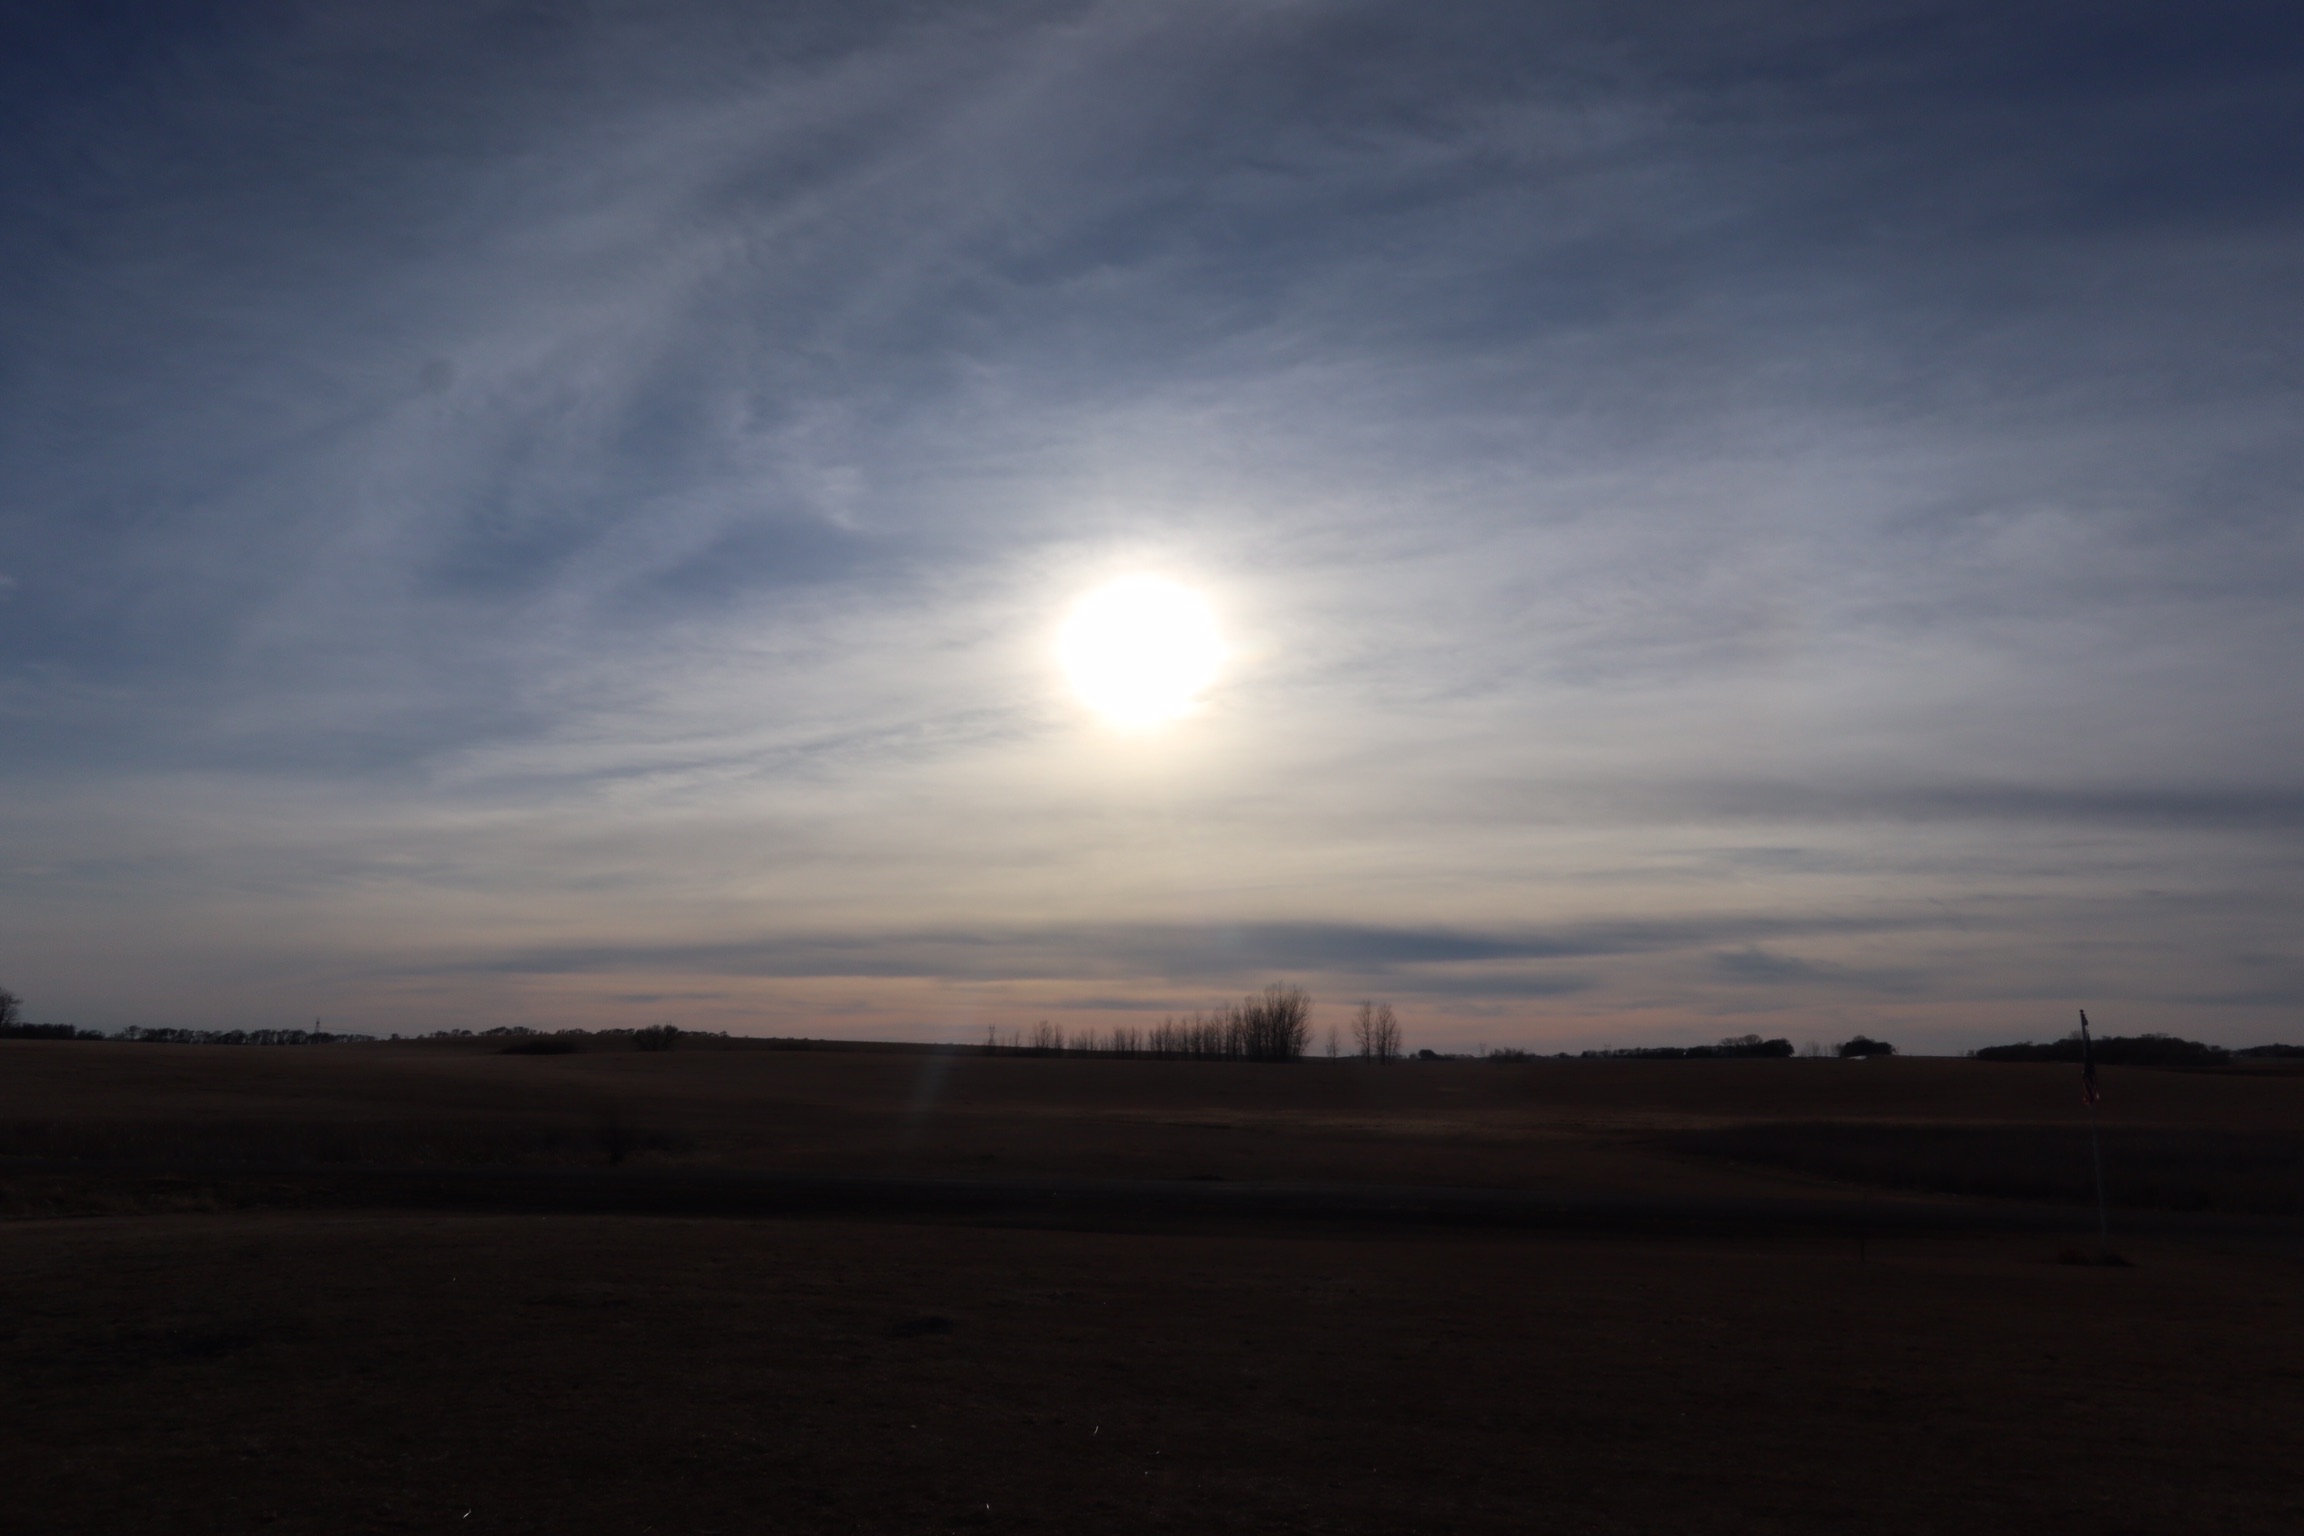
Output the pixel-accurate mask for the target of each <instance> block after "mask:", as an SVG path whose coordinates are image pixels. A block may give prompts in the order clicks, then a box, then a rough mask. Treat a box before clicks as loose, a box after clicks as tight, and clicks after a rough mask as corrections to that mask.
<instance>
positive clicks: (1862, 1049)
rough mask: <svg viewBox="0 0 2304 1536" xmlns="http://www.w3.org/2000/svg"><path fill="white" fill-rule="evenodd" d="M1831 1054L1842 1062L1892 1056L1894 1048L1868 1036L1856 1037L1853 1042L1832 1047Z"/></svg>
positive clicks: (1885, 1042) (1847, 1041) (1894, 1051)
mask: <svg viewBox="0 0 2304 1536" xmlns="http://www.w3.org/2000/svg"><path fill="white" fill-rule="evenodd" d="M1832 1054H1833V1055H1835V1056H1838V1057H1840V1058H1841V1059H1842V1060H1849V1059H1852V1058H1856V1057H1862V1056H1893V1055H1895V1054H1896V1047H1894V1046H1892V1045H1890V1044H1889V1043H1888V1042H1887V1041H1885V1040H1875V1039H1873V1038H1872V1037H1871V1036H1870V1035H1858V1036H1857V1037H1856V1038H1855V1039H1853V1040H1843V1041H1841V1042H1840V1043H1839V1044H1838V1045H1836V1046H1834V1047H1832Z"/></svg>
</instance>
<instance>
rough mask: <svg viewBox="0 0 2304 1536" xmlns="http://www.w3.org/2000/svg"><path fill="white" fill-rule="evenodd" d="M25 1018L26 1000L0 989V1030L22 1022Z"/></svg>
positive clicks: (4, 988) (3, 988) (5, 989)
mask: <svg viewBox="0 0 2304 1536" xmlns="http://www.w3.org/2000/svg"><path fill="white" fill-rule="evenodd" d="M23 1017H24V999H22V998H20V997H18V996H17V995H16V994H15V993H13V992H11V991H9V990H8V989H7V988H6V987H0V1029H6V1028H7V1027H8V1026H9V1025H11V1024H15V1023H18V1022H20V1021H21V1020H22V1019H23Z"/></svg>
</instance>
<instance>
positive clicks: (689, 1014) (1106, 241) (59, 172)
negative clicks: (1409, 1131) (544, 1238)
mask: <svg viewBox="0 0 2304 1536" xmlns="http://www.w3.org/2000/svg"><path fill="white" fill-rule="evenodd" d="M2300 156H2304V22H2299V21H2297V20H2296V19H2294V17H2293V14H2292V12H2290V11H2289V10H2288V9H2287V8H2285V7H2281V6H2275V5H2216V4H2210V5H2203V6H2194V7H2187V8H2185V9H2184V10H2183V11H2182V12H2181V13H2177V12H2175V11H2173V10H2172V9H2171V8H2169V7H2165V6H2123V5H2118V4H2109V5H2107V4H2093V5H2069V6H2065V5H2055V6H2049V5H2013V6H2011V5H2006V4H1991V5H1985V4H1977V5H1893V4H1881V5H1865V4H1853V3H1852V4H1838V5H1829V6H1826V5H1793V4H1786V5H1776V6H1748V7H1737V8H1733V9H1732V11H1731V9H1730V8H1721V7H1717V6H1700V5H1693V4H1691V5H1685V6H1676V5H1653V6H1632V7H1623V8H1610V9H1609V10H1608V11H1607V12H1606V13H1605V14H1600V13H1594V12H1592V11H1591V10H1590V8H1586V7H1565V6H1562V7H1549V8H1547V7H1542V6H1518V5H1510V6H1508V5H1461V6H1448V5H1442V6H1406V5H1352V4H1322V3H1308V0H1291V3H1243V0H1231V3H1222V4H1217V3H1207V4H1160V3H1150V4H1147V3H1131V4H1111V5H1066V4H1031V5H1013V6H1000V5H984V6H971V7H931V6H919V5H880V6H875V5H870V4H842V5H838V6H804V5H789V6H777V7H759V6H736V5H717V6H707V5H658V4H651V5H638V4H632V5H617V4H595V5H590V6H551V7H538V6H529V5H487V4H478V5H474V4H455V5H449V4H433V5H427V4H421V3H412V4H407V5H395V6H390V7H376V6H352V5H294V4H275V5H268V6H217V7H210V8H206V9H203V8H200V7H191V6H131V5H114V6H107V5H101V4H98V5H71V6H64V5H54V6H46V7H41V6H34V7H30V8H27V9H26V10H25V11H24V12H22V13H19V14H18V15H17V17H16V19H14V20H11V21H8V22H5V23H0V208H4V209H5V219H4V220H0V740H4V741H5V742H6V750H5V752H0V982H5V983H6V984H7V985H9V986H11V987H13V988H14V989H15V990H16V991H18V992H20V993H22V994H24V995H25V997H26V998H27V1000H28V1002H29V1004H30V1007H29V1012H30V1014H31V1015H33V1016H35V1017H51V1018H68V1019H72V1020H75V1021H77V1022H80V1023H82V1024H88V1025H98V1026H106V1027H117V1026H119V1025H123V1024H131V1023H135V1024H171V1023H180V1024H199V1025H218V1024H244V1025H259V1024H293V1023H298V1022H307V1021H309V1019H311V1018H313V1017H325V1018H327V1019H329V1020H330V1021H331V1023H332V1024H338V1025H342V1026H345V1027H357V1028H366V1029H377V1030H390V1029H395V1028H397V1029H409V1028H432V1027H443V1026H466V1027H485V1026H486V1025H488V1024H491V1023H528V1024H539V1025H548V1024H552V1023H556V1022H564V1023H575V1024H594V1025H598V1024H619V1023H622V1024H630V1023H652V1022H656V1021H658V1020H661V1019H671V1020H674V1021H676V1022H680V1023H683V1024H686V1025H689V1026H692V1027H699V1028H728V1029H735V1030H748V1031H763V1032H775V1033H792V1032H806V1033H818V1034H822V1033H850V1034H866V1035H876V1036H899V1037H918V1038H970V1037H975V1036H980V1035H981V1033H982V1031H983V1029H984V1028H985V1027H986V1026H987V1025H992V1024H997V1025H999V1026H1000V1027H1003V1028H1006V1027H1012V1026H1014V1025H1018V1024H1025V1025H1029V1024H1030V1023H1031V1022H1033V1021H1035V1020H1037V1019H1039V1018H1063V1019H1066V1020H1068V1021H1071V1022H1074V1023H1079V1024H1109V1023H1113V1022H1134V1021H1137V1020H1139V1019H1140V1018H1141V1017H1142V1016H1143V1015H1144V1014H1145V1013H1146V1012H1152V1013H1157V1012H1159V1011H1162V1010H1169V1009H1183V1008H1189V1007H1193V1006H1196V1005H1201V1004H1205V1003H1207V1002H1210V1001H1212V1000H1216V999H1220V998H1223V997H1226V996H1230V995H1233V994H1236V993H1238V992H1239V991H1241V990H1243V989H1245V988H1248V987H1251V986H1254V985H1258V984H1261V983H1262V982H1263V981H1266V980H1269V979H1274V978H1287V979H1292V980H1298V981H1301V982H1303V983H1304V984H1305V985H1307V986H1309V987H1310V988H1311V989H1312V990H1313V992H1314V994H1315V996H1316V998H1317V999H1319V1000H1320V1002H1321V1004H1322V1006H1323V1007H1324V1008H1327V1009H1331V1010H1333V1011H1335V1012H1336V1013H1339V1014H1340V1012H1341V1008H1342V1006H1343V1005H1344V1004H1346V1003H1348V1002H1350V1001H1353V1000H1356V999H1358V998H1360V997H1364V996H1371V997H1383V998H1390V999H1392V1000H1393V1001H1395V1003H1396V1004H1397V1005H1398V1006H1399V1007H1400V1009H1401V1011H1402V1014H1403V1017H1404V1018H1405V1019H1406V1020H1407V1021H1408V1023H1409V1027H1410V1033H1411V1036H1412V1037H1413V1038H1412V1040H1411V1043H1412V1044H1414V1043H1432V1044H1436V1045H1440V1046H1444V1047H1451V1048H1462V1047H1468V1046H1473V1045H1477V1044H1481V1043H1495V1044H1524V1045H1539V1046H1544V1047H1547V1048H1569V1047H1580V1046H1585V1045H1593V1044H1604V1043H1637V1042H1643V1041H1673V1042H1684V1041H1689V1040H1705V1039H1711V1038H1714V1037H1716V1036H1718V1035H1721V1034H1727V1033H1742V1032H1744V1031H1746V1030H1759V1031H1762V1032H1765V1033H1769V1034H1789V1035H1791V1036H1793V1037H1795V1038H1807V1037H1815V1038H1825V1039H1833V1038H1842V1037H1844V1036H1845V1035H1846V1034H1848V1033H1853V1032H1855V1031H1857V1030H1859V1029H1861V1030H1864V1031H1866V1032H1868V1033H1873V1034H1882V1033H1885V1034H1888V1035H1889V1036H1891V1037H1892V1038H1895V1039H1898V1040H1900V1041H1903V1042H1905V1043H1907V1045H1908V1046H1911V1047H1917V1048H1922V1049H1942V1050H1949V1049H1956V1048H1961V1047H1964V1046H1967V1045H1973V1044H1977V1043H1983V1042H1986V1041H1990V1040H1996V1039H2006V1038H2016V1037H2022V1036H2025V1035H2032V1036H2040V1035H2044V1034H2048V1033H2054V1032H2060V1031H2061V1030H2063V1029H2064V1028H2065V1027H2066V1026H2067V1024H2068V1022H2069V1021H2070V1019H2071V1017H2072V1015H2071V1009H2072V1008H2073V1007H2074V1006H2077V1005H2080V1004H2085V1005H2087V1006H2088V1007H2089V1008H2090V1009H2091V1016H2092V1017H2094V1018H2096V1019H2098V1021H2099V1022H2100V1023H2102V1024H2103V1025H2104V1026H2105V1027H2107V1028H2110V1029H2113V1030H2115V1031H2117V1032H2121V1033H2129V1032H2135V1031H2138V1030H2143V1029H2169V1030H2174V1031H2177V1032H2180V1033H2184V1034H2189V1035H2195V1036H2199V1037H2204V1038H2209V1039H2217V1040H2226V1041H2231V1042H2245V1041H2253V1040H2259V1039H2270V1038H2280V1037H2283V1036H2284V1037H2286V1038H2297V1037H2298V1036H2299V1034H2300V1033H2304V1031H2300V1030H2299V1027H2298V1023H2297V1019H2298V1012H2299V1007H2300V1005H2304V946H2300V944H2299V941H2298V940H2297V938H2296V934H2297V932H2298V931H2299V923H2298V918H2299V916H2304V912H2300V906H2304V903H2300V901H2299V895H2300V892H2304V867H2300V864H2304V861H2300V858H2299V854H2300V852H2304V845H2300V841H2299V837H2298V833H2299V831H2300V830H2304V775H2300V773H2299V769H2298V766H2297V765H2298V763H2299V761H2300V760H2304V759H2300V754H2299V750H2298V749H2299V747H2300V746H2304V740H2300V738H2304V712H2300V711H2299V709H2298V702H2299V699H2298V694H2299V685H2298V683H2297V681H2296V676H2295V674H2296V670H2297V668H2296V665H2295V661H2294V658H2295V657H2296V656H2297V655H2298V654H2299V644H2298V641H2299V639H2300V638H2304V637H2300V635H2299V630H2300V628H2304V626H2300V623H2299V617H2298V615H2299V605H2298V603H2297V601H2296V598H2295V593H2296V591H2297V585H2298V577H2299V575H2300V573H2304V558H2300V557H2304V538H2300V523H2299V518H2298V515H2297V507H2296V498H2297V494H2298V491H2297V487H2298V486H2299V485H2300V484H2304V475H2300V474H2299V471H2300V470H2304V434H2299V433H2298V431H2297V430H2296V423H2297V421H2298V419H2299V406H2300V404H2304V401H2300V399H2299V396H2300V394H2304V369H2300V366H2299V364H2300V356H2299V354H2300V350H2304V343H2300V340H2299V338H2300V336H2304V331H2300V328H2299V320H2300V319H2304V315H2300V313H2299V311H2300V310H2304V298H2300V297H2299V290H2298V287H2297V284H2296V280H2295V274H2296V273H2297V271H2298V270H2299V269H2300V262H2304V219H2300V214H2304V164H2300V163H2299V162H2300ZM1136 572H1154V573H1158V574H1162V575H1165V576H1167V577H1170V578H1172V579H1175V580H1180V581H1184V582H1187V583H1189V584H1191V585H1193V586H1195V587H1197V588H1198V589H1200V590H1202V591H1203V592H1205V593H1206V594H1207V596H1208V599H1209V601H1210V603H1211V604H1212V605H1213V607H1214V608H1215V610H1216V612H1217V614H1218V616H1219V619H1220V622H1221V623H1222V625H1223V627H1224V629H1225V632H1226V634H1227V637H1228V639H1229V641H1230V644H1231V646H1232V650H1233V653H1234V654H1233V659H1232V662H1231V665H1230V666H1229V668H1228V669H1227V671H1226V673H1225V675H1224V677H1223V678H1222V680H1221V681H1220V683H1219V684H1218V685H1217V686H1216V687H1215V688H1214V689H1213V690H1212V691H1211V692H1210V693H1209V695H1208V697H1207V699H1206V701H1205V706H1204V708H1203V709H1202V710H1201V711H1200V712H1199V713H1197V714H1196V715H1194V716H1192V717H1191V718H1189V719H1187V720H1185V721H1182V722H1179V723H1178V724H1177V725H1175V726H1173V727H1171V728H1169V729H1167V730H1165V731H1163V732H1160V733H1157V734H1156V735H1153V736H1122V735H1116V734H1115V733H1113V732H1111V731H1110V730H1108V729H1106V728H1105V727H1103V726H1101V725H1100V724H1099V723H1098V722H1097V720H1096V719H1095V718H1094V717H1093V716H1091V715H1089V714H1088V713H1087V712H1085V711H1084V710H1082V708H1081V707H1080V705H1079V703H1078V701H1077V700H1075V699H1073V698H1072V697H1071V696H1070V695H1069V694H1068V692H1067V691H1066V689H1065V687H1064V684H1063V680H1062V678H1061V676H1060V674H1059V672H1058V670H1057V668H1056V666H1055V664H1054V660H1053V637H1054V633H1055V629H1056V626H1057V624H1058V623H1059V621H1060V620H1061V618H1062V616H1063V614H1064V612H1065V610H1066V608H1067V606H1068V605H1069V604H1070V603H1072V602H1073V601H1074V600H1075V599H1076V598H1077V597H1078V596H1079V595H1080V594H1081V593H1082V592H1084V591H1086V590H1088V589H1090V588H1092V587H1094V586H1095V585H1096V584H1097V583H1099V582H1100V581H1102V580H1105V579H1109V578H1111V577H1115V576H1120V575H1126V574H1131V573H1136Z"/></svg>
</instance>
